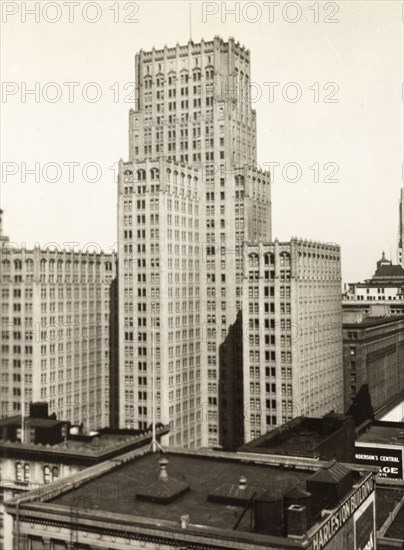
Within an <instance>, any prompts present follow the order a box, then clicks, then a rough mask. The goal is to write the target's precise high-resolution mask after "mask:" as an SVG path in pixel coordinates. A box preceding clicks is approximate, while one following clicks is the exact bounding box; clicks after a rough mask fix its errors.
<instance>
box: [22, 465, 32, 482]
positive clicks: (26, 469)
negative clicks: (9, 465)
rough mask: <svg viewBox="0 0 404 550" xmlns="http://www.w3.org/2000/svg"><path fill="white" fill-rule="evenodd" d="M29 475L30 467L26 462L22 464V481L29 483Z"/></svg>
mask: <svg viewBox="0 0 404 550" xmlns="http://www.w3.org/2000/svg"><path fill="white" fill-rule="evenodd" d="M30 474H31V467H30V465H29V464H28V463H27V462H26V463H25V464H24V481H29V478H30Z"/></svg>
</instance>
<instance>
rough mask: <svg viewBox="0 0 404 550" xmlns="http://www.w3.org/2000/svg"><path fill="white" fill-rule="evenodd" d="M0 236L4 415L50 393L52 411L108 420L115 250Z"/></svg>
mask: <svg viewBox="0 0 404 550" xmlns="http://www.w3.org/2000/svg"><path fill="white" fill-rule="evenodd" d="M0 224H1V216H0ZM0 242H1V248H0V265H1V271H0V298H1V378H0V416H1V417H5V416H10V415H13V414H17V413H18V412H19V411H24V413H25V412H27V411H28V410H29V403H30V402H31V401H47V402H48V403H49V413H51V414H52V413H56V415H57V416H58V417H59V418H64V419H67V420H69V421H70V422H72V423H77V424H81V423H82V424H83V426H84V428H85V429H87V430H91V429H96V428H101V427H105V426H108V425H109V424H110V422H111V421H110V416H111V417H113V414H112V413H113V410H112V411H111V414H110V407H111V409H114V408H115V407H116V403H115V402H114V400H113V398H112V401H110V392H109V387H110V378H111V373H110V371H112V373H114V371H116V361H117V353H116V336H115V337H114V333H115V331H114V328H113V327H111V316H112V317H113V316H114V315H115V316H116V313H115V310H116V296H115V290H114V288H115V286H114V279H115V277H116V255H115V254H112V255H111V254H96V253H92V252H73V251H66V250H42V249H40V248H39V247H36V248H34V249H31V250H28V249H25V248H18V249H17V247H16V246H15V244H14V243H11V242H9V241H8V239H7V238H6V237H4V236H2V235H1V239H0ZM112 378H113V374H112Z"/></svg>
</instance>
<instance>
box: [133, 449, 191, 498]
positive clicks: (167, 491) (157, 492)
mask: <svg viewBox="0 0 404 550" xmlns="http://www.w3.org/2000/svg"><path fill="white" fill-rule="evenodd" d="M159 464H160V472H159V479H158V480H157V481H154V482H153V483H151V484H150V485H147V486H146V487H143V488H142V489H141V490H140V491H139V492H138V493H137V495H136V499H137V500H144V501H146V502H154V503H156V504H170V503H171V502H174V500H177V499H178V498H180V497H181V496H182V495H184V494H185V493H187V492H188V491H189V485H188V484H187V483H184V482H183V481H180V480H178V479H175V478H172V477H171V478H170V477H169V476H168V472H167V465H168V459H167V458H161V459H160V460H159Z"/></svg>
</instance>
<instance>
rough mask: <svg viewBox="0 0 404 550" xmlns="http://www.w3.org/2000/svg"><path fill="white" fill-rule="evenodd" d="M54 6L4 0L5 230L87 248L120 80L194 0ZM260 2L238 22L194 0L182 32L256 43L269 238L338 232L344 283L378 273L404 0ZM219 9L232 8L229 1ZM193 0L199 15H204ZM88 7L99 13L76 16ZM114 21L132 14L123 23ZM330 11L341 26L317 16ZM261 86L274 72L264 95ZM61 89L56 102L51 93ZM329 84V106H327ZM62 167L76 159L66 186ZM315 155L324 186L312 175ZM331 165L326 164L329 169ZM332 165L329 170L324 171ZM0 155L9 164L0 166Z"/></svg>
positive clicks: (392, 243) (391, 214)
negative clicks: (269, 180) (269, 175)
mask: <svg viewBox="0 0 404 550" xmlns="http://www.w3.org/2000/svg"><path fill="white" fill-rule="evenodd" d="M48 4H49V3H48ZM51 4H52V5H51V6H50V7H48V8H47V10H48V11H44V10H43V6H44V5H46V3H44V2H41V3H40V4H39V5H40V10H39V12H38V13H37V18H38V19H39V21H38V22H35V20H34V16H33V15H28V14H24V6H25V8H27V9H29V8H31V9H32V7H33V5H34V4H33V3H32V2H27V3H24V2H22V3H17V2H6V1H3V2H2V3H1V7H2V10H3V13H2V15H3V23H2V29H1V30H2V38H1V46H2V48H1V51H2V53H1V62H2V80H3V94H2V99H3V103H2V104H1V108H2V148H1V153H2V163H3V165H2V166H3V174H2V182H1V207H2V208H3V209H4V210H5V219H4V229H5V232H6V234H7V235H9V236H10V238H11V240H12V241H14V242H17V243H23V242H25V243H27V244H28V245H32V244H33V243H35V242H38V243H40V244H41V245H42V246H44V245H45V244H46V243H49V242H50V241H52V242H56V243H58V244H60V245H61V246H62V245H63V243H66V242H77V243H79V245H78V246H80V247H83V246H85V245H86V244H87V243H89V242H96V243H99V245H100V247H102V248H103V249H104V250H108V249H109V247H111V246H113V245H114V243H115V242H116V185H115V182H114V171H113V170H112V169H111V168H110V167H113V165H114V163H116V162H117V161H118V160H119V158H121V157H122V158H124V159H126V158H127V151H128V143H127V136H128V111H129V109H130V108H131V103H130V101H124V99H125V97H127V96H128V95H129V98H130V94H131V92H132V90H133V88H132V85H130V84H129V85H128V86H127V87H126V89H124V86H125V84H126V83H131V82H133V80H134V55H135V53H136V52H137V51H138V50H139V49H141V48H143V49H144V50H148V49H151V48H152V47H153V46H155V47H156V49H158V48H161V47H164V45H165V44H167V46H174V45H175V44H176V43H177V42H179V43H180V44H185V43H187V41H188V40H189V36H190V34H189V33H190V30H189V3H188V2H171V1H160V2H149V1H148V2H137V3H135V2H124V1H122V2H119V3H117V2H115V3H113V2H109V1H102V2H99V3H98V4H97V3H96V2H92V4H96V6H98V8H97V9H98V13H97V11H96V8H95V7H94V6H89V7H87V8H85V10H84V12H83V6H84V5H87V4H88V2H81V3H80V6H79V7H78V8H75V14H74V21H73V22H69V7H68V6H67V4H68V2H64V3H63V2H61V3H59V4H58V6H59V11H57V8H56V7H55V4H56V2H51ZM265 4H266V5H265ZM268 4H269V3H268V2H266V3H258V2H248V3H243V2H242V3H241V4H239V10H240V20H239V21H238V22H236V21H235V16H234V15H231V14H230V13H228V14H226V13H225V11H224V6H225V4H224V3H222V2H219V3H215V2H206V3H205V5H204V6H203V5H202V3H199V2H192V6H193V7H192V38H193V40H194V42H198V41H199V40H200V39H201V38H204V39H205V40H211V39H212V38H213V37H214V36H215V35H219V36H221V37H222V38H223V39H225V40H227V39H228V38H229V37H230V36H233V37H234V38H235V39H236V40H238V41H240V42H241V43H242V44H244V45H245V46H246V47H247V48H248V49H249V50H250V52H251V61H252V72H251V80H252V82H253V83H254V84H253V88H254V89H253V91H252V96H253V97H256V98H257V100H256V102H255V104H254V107H255V109H256V111H257V121H258V124H257V125H258V163H259V164H260V165H262V166H264V163H280V167H277V168H275V173H274V175H273V177H274V182H273V187H272V201H273V208H272V215H273V235H274V237H275V236H277V237H278V238H279V239H281V240H288V239H289V238H290V237H291V236H298V237H303V238H308V239H313V240H319V241H324V242H336V243H338V244H340V245H341V246H342V273H343V280H344V282H354V281H359V280H363V279H364V278H367V277H370V276H371V275H372V274H373V272H374V269H375V263H376V261H377V260H378V259H379V257H380V256H381V252H382V250H385V251H386V255H387V256H388V257H390V251H392V254H393V259H395V248H396V242H397V228H398V198H399V193H400V187H401V185H402V183H401V180H402V162H403V154H402V152H403V104H402V100H401V85H402V84H401V83H402V81H403V23H402V3H401V2H399V1H388V0H382V1H380V2H378V1H376V0H370V1H356V0H355V1H350V2H330V3H328V4H329V8H328V11H325V7H324V6H325V4H324V3H323V2H320V3H319V4H318V3H317V7H318V13H316V12H315V10H314V9H310V6H315V7H316V3H315V2H314V1H313V2H311V1H302V2H295V3H290V2H281V3H280V6H277V5H275V4H276V3H270V4H271V6H269V5H268ZM291 4H297V6H298V10H300V12H301V18H300V20H299V21H296V22H295V23H292V22H290V21H291V20H293V19H295V18H298V15H299V14H298V11H296V7H294V6H293V5H291ZM226 5H227V8H228V9H229V10H230V9H231V8H234V5H235V2H228V3H227V4H226ZM246 5H248V6H250V7H249V8H248V11H245V10H244V6H246ZM286 5H287V6H286ZM285 6H286V8H285ZM270 7H271V9H274V13H273V21H272V22H271V20H270ZM71 9H72V7H71ZM5 10H6V11H7V13H6V11H5ZM17 10H18V11H17ZM203 10H205V13H206V12H209V15H205V21H204V18H203ZM14 11H17V12H16V13H13V12H14ZM282 12H283V13H284V15H282ZM70 13H71V12H70ZM58 17H60V20H59V21H57V22H54V23H50V22H48V21H46V19H48V20H52V19H57V18H58ZM96 17H98V18H99V21H97V22H94V23H90V22H89V21H86V20H85V19H86V18H87V19H95V18H96ZM125 17H126V19H137V22H134V21H132V22H130V21H126V22H125V21H124V18H125ZM316 17H318V18H319V22H315V21H314V20H315V18H316ZM326 17H328V18H329V19H333V20H337V22H334V23H331V22H329V23H325V22H324V18H326ZM114 19H115V21H114ZM222 19H223V20H222ZM286 19H289V20H290V21H287V20H286ZM4 21H5V22H4ZM35 82H37V83H38V84H37V89H39V92H40V97H39V100H38V101H36V100H35V97H33V95H27V96H25V95H24V86H25V88H26V89H32V88H34V87H35ZM69 82H70V83H72V82H76V83H78V85H77V86H75V87H74V90H73V91H72V93H74V101H73V102H71V103H70V102H69V88H68V86H67V85H63V83H69ZM89 82H96V83H97V84H98V86H99V88H98V90H99V91H100V92H101V99H100V100H99V101H95V102H93V103H91V102H89V101H86V100H84V99H83V97H82V92H83V91H84V93H86V92H87V94H88V95H87V96H86V97H88V98H93V97H95V96H94V94H95V92H96V88H95V87H94V86H92V87H91V86H86V85H87V84H88V83H89ZM269 82H273V83H276V82H277V83H280V85H279V86H276V87H275V91H274V97H273V101H272V102H271V101H270V98H269V85H268V83H269ZM291 82H294V83H296V85H292V86H290V85H288V83H291ZM5 83H9V84H5ZM10 83H11V84H10ZM13 83H14V84H13ZM48 83H56V84H52V85H48ZM264 83H267V84H265V85H264ZM316 83H318V84H316ZM5 86H7V87H6V88H5ZM285 86H286V87H285ZM325 86H326V89H324V87H325ZM38 87H39V88H38ZM310 88H311V89H310ZM70 89H71V90H72V85H70ZM58 90H59V91H60V92H61V97H60V100H58V101H55V102H53V103H52V102H51V101H50V100H52V99H53V98H54V97H55V93H56V92H57V91H58ZM282 90H284V94H289V95H285V97H286V98H288V97H289V98H290V99H294V97H295V93H296V90H297V91H301V99H300V100H299V101H297V102H290V101H287V99H284V98H283V95H282ZM4 91H6V92H7V93H8V95H5V94H4ZM317 91H318V92H319V99H320V101H319V102H315V95H317ZM254 92H255V94H254ZM114 95H115V99H116V100H117V101H116V102H115V101H114ZM117 96H118V97H117ZM326 96H328V97H329V99H334V100H337V102H334V103H324V102H323V99H324V98H325V97H326ZM35 162H37V163H40V169H41V171H42V169H44V168H43V167H44V166H46V165H47V164H48V163H58V164H59V165H61V166H62V168H61V173H60V177H59V176H56V172H55V170H54V169H53V168H52V165H49V167H48V172H46V169H45V179H46V178H47V179H51V178H53V177H59V181H57V182H55V183H52V182H46V181H44V178H43V177H42V176H41V178H40V179H41V181H40V182H39V183H37V182H35V176H34V175H30V174H27V175H26V181H25V182H23V181H22V179H23V178H22V175H23V171H24V166H25V167H26V168H27V169H28V170H29V169H32V168H33V167H34V164H35ZM5 163H7V164H6V165H5ZM12 163H15V164H12ZM24 163H25V164H24ZM63 163H64V165H63ZM66 163H79V166H78V168H76V169H75V177H74V181H73V182H70V181H69V168H68V164H66ZM88 163H97V164H98V165H99V166H100V167H101V170H102V173H101V174H100V175H97V174H96V172H95V170H94V169H92V168H91V166H88V171H87V172H85V177H84V176H82V170H83V167H84V166H85V165H88ZM287 163H298V164H299V166H300V167H301V179H300V181H297V182H295V183H291V182H288V181H285V179H284V178H283V177H282V167H284V165H285V164H287ZM316 163H318V166H319V167H320V172H319V178H320V181H319V182H315V181H314V179H315V166H316ZM326 163H331V164H328V165H327V166H328V168H327V170H324V169H323V166H324V165H325V164H326ZM334 166H336V167H337V168H338V172H337V173H336V174H334V176H333V179H337V180H338V181H337V182H329V181H328V182H327V181H324V179H325V177H326V176H327V174H328V175H329V176H331V175H332V174H331V172H332V170H333V167H334ZM5 167H6V170H8V171H13V170H15V171H17V173H16V174H14V175H13V174H10V173H6V172H5ZM310 167H312V168H311V169H310ZM70 173H71V172H70ZM294 174H295V173H294V171H293V169H290V171H287V172H286V175H287V177H289V178H292V177H293V176H294ZM85 178H87V179H92V178H96V179H99V181H97V182H88V181H87V182H86V181H85Z"/></svg>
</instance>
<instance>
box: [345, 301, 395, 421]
mask: <svg viewBox="0 0 404 550" xmlns="http://www.w3.org/2000/svg"><path fill="white" fill-rule="evenodd" d="M343 338H344V401H345V410H349V411H350V412H351V413H352V414H353V416H354V418H355V423H356V425H359V424H361V423H362V422H363V421H364V420H366V418H369V417H371V416H373V415H374V416H375V417H376V418H382V417H383V416H385V415H386V414H387V413H388V412H389V411H391V410H393V409H394V408H395V407H396V406H397V405H399V404H400V403H401V402H402V401H404V369H403V365H404V315H387V316H386V315H381V314H380V311H379V308H376V310H373V308H371V309H370V314H369V315H366V314H365V313H364V312H358V311H357V312H347V311H344V314H343ZM363 396H364V397H365V399H366V400H369V403H368V404H366V403H364V402H363V401H364V399H363Z"/></svg>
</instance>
